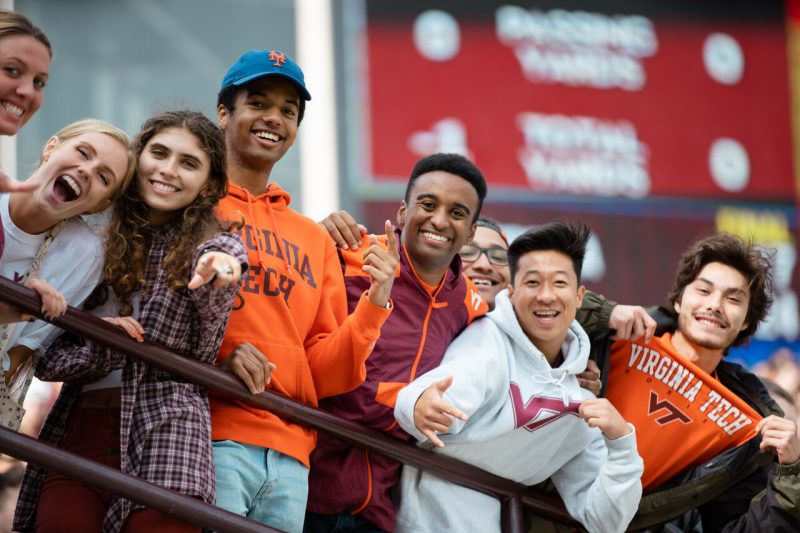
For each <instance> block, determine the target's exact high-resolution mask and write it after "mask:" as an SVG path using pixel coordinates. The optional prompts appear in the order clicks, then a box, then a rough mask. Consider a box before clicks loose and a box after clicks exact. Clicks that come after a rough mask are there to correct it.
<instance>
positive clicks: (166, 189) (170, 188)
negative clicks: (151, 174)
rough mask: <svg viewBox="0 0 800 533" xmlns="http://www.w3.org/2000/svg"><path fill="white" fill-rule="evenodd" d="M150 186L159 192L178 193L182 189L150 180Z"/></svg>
mask: <svg viewBox="0 0 800 533" xmlns="http://www.w3.org/2000/svg"><path fill="white" fill-rule="evenodd" d="M149 181H150V186H151V187H153V189H155V190H156V191H158V192H165V193H170V192H178V191H179V190H180V189H178V188H177V187H175V186H174V185H170V184H169V183H164V182H163V181H156V180H149Z"/></svg>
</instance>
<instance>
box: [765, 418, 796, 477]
mask: <svg viewBox="0 0 800 533" xmlns="http://www.w3.org/2000/svg"><path fill="white" fill-rule="evenodd" d="M756 433H759V434H760V435H761V446H760V448H761V451H762V452H767V451H771V452H772V453H774V454H775V455H777V456H778V462H779V463H780V464H782V465H792V464H794V463H796V462H797V461H798V459H800V436H798V434H797V423H795V422H794V421H793V420H789V419H788V418H781V417H779V416H775V415H770V416H768V417H767V418H764V419H762V420H761V421H760V422H759V423H758V424H757V425H756Z"/></svg>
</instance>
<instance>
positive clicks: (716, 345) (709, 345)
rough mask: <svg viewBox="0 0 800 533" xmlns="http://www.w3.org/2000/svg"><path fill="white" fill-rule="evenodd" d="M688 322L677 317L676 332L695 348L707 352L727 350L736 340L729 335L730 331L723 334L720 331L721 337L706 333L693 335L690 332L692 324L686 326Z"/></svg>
mask: <svg viewBox="0 0 800 533" xmlns="http://www.w3.org/2000/svg"><path fill="white" fill-rule="evenodd" d="M688 320H689V319H687V318H685V317H684V316H682V315H681V316H679V317H678V331H680V332H681V335H683V337H684V338H685V339H686V340H687V341H689V342H690V343H692V344H694V345H696V346H700V347H702V348H705V349H707V350H727V349H728V347H729V346H730V345H731V344H732V343H733V341H734V339H735V338H736V336H735V335H731V333H732V331H730V329H729V330H726V331H724V332H723V331H721V333H722V335H711V334H708V333H706V332H701V333H700V334H699V335H695V332H694V331H692V325H693V324H692V323H690V324H687V321H688Z"/></svg>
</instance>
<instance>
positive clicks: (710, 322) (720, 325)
mask: <svg viewBox="0 0 800 533" xmlns="http://www.w3.org/2000/svg"><path fill="white" fill-rule="evenodd" d="M694 318H695V320H696V321H697V322H698V323H699V324H700V325H702V326H705V327H708V328H713V329H725V328H727V327H728V325H727V324H725V323H724V322H723V321H721V320H719V319H718V318H712V317H707V316H696V317H694Z"/></svg>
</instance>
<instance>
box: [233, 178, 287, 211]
mask: <svg viewBox="0 0 800 533" xmlns="http://www.w3.org/2000/svg"><path fill="white" fill-rule="evenodd" d="M228 195H229V196H232V197H234V198H238V199H239V200H244V201H245V202H252V201H258V202H267V203H268V204H269V205H270V206H271V207H272V208H273V209H276V210H278V211H282V210H284V209H286V208H287V207H289V204H290V203H291V201H292V197H291V195H289V192H288V191H286V190H284V189H283V188H282V187H281V186H280V185H278V184H277V183H269V184H268V185H267V186H266V188H265V189H264V192H263V193H261V194H258V195H256V196H254V195H253V194H251V193H250V191H248V190H247V189H245V188H244V187H242V186H240V185H237V184H235V183H233V182H232V181H228Z"/></svg>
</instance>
